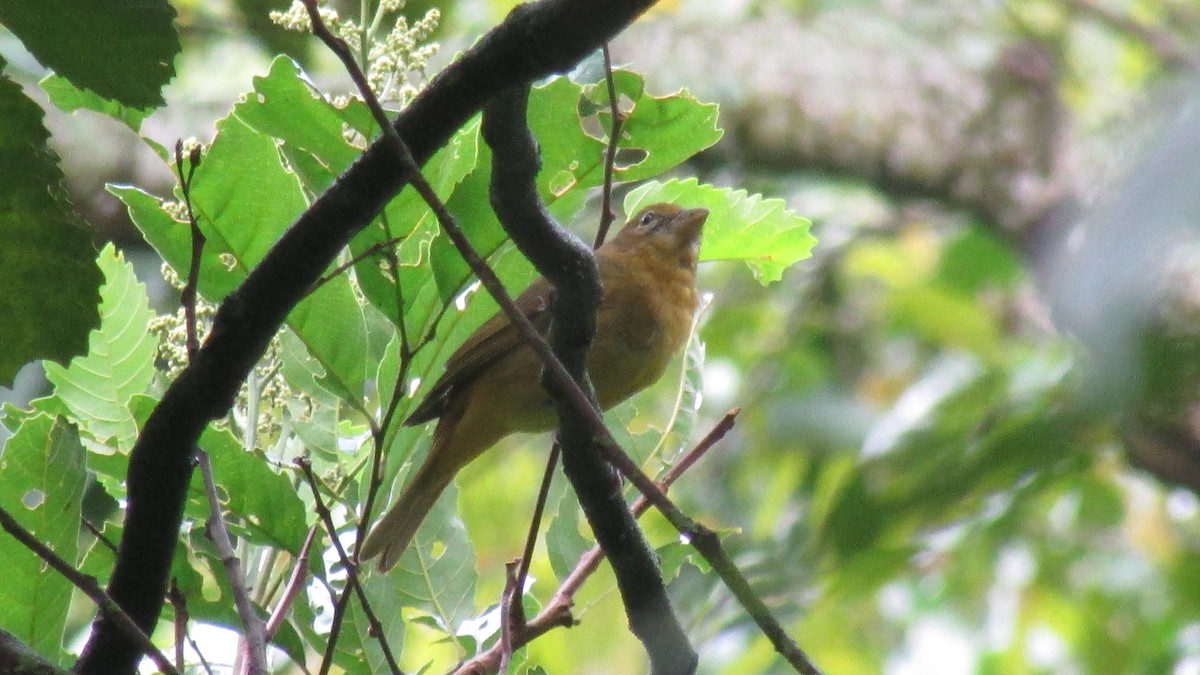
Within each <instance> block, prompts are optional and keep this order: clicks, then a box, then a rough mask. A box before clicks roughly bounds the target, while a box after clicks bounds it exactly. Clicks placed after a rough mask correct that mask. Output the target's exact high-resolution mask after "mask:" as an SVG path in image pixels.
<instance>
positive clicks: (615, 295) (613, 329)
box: [588, 261, 697, 409]
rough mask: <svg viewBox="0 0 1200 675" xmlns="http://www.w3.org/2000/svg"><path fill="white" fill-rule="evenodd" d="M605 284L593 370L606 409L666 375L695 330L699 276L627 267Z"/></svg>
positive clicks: (681, 271)
mask: <svg viewBox="0 0 1200 675" xmlns="http://www.w3.org/2000/svg"><path fill="white" fill-rule="evenodd" d="M654 262H657V261H654ZM604 282H605V293H604V301H603V303H602V304H601V306H600V312H599V314H598V315H597V325H596V339H595V342H594V343H593V345H592V349H591V352H590V353H589V354H590V355H589V359H588V370H589V372H590V374H591V377H592V382H593V384H594V385H595V387H596V395H597V397H598V398H599V399H600V405H601V407H603V408H606V409H607V408H610V407H612V406H614V405H616V404H617V403H620V402H621V401H623V400H625V399H626V398H629V397H630V396H632V395H633V394H635V393H637V392H638V391H640V390H642V389H644V388H646V387H648V386H649V385H651V384H653V383H654V382H655V381H657V380H658V379H659V378H660V377H661V376H662V374H663V371H664V370H665V369H666V367H667V364H668V363H669V362H670V360H671V357H672V355H674V353H675V352H677V351H678V350H679V348H680V347H682V346H683V343H684V342H685V341H686V340H687V336H688V334H689V332H690V331H691V325H692V316H693V314H694V313H695V310H696V304H697V294H696V286H695V274H694V272H692V271H691V270H688V269H683V268H679V267H676V266H673V265H667V264H657V265H655V264H645V265H640V266H636V267H633V266H631V267H626V268H624V269H621V270H620V274H619V275H616V276H613V275H611V274H610V275H606V278H605V280H604Z"/></svg>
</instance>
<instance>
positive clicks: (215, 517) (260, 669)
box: [196, 448, 267, 675]
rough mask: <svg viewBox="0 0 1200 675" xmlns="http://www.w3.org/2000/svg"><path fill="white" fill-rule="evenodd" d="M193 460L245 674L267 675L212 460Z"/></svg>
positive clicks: (260, 632) (263, 643)
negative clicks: (237, 623)
mask: <svg viewBox="0 0 1200 675" xmlns="http://www.w3.org/2000/svg"><path fill="white" fill-rule="evenodd" d="M196 459H197V461H198V463H199V464H200V473H201V475H203V477H204V491H205V493H206V494H207V495H208V507H209V510H210V514H211V515H210V517H209V520H208V527H207V528H206V530H207V532H208V537H209V539H211V540H212V542H213V545H214V546H216V548H217V554H218V555H220V556H221V564H222V565H223V566H224V567H225V576H227V577H228V578H229V585H230V587H231V588H232V590H233V603H234V605H235V606H236V607H237V612H238V617H239V618H240V619H241V620H242V626H243V628H244V629H245V634H244V639H245V645H246V652H245V654H246V671H247V672H249V673H250V675H266V672H267V639H266V635H265V634H264V626H263V621H262V619H261V618H260V617H259V616H258V612H257V611H256V610H255V609H254V602H253V601H251V600H250V591H249V589H247V588H246V577H245V576H244V575H243V574H242V561H241V560H240V559H239V558H238V557H237V553H235V552H234V550H233V541H232V540H231V539H230V537H229V530H228V529H227V528H226V527H225V517H224V515H223V514H222V512H221V498H220V496H219V495H218V494H217V479H216V477H215V476H214V475H213V469H212V460H210V459H209V457H208V453H207V452H205V451H204V450H201V449H200V448H197V449H196Z"/></svg>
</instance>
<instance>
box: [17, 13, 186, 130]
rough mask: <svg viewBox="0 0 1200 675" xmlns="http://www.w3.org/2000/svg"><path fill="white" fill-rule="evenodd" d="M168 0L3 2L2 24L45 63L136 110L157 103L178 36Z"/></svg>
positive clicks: (168, 75) (77, 83)
mask: <svg viewBox="0 0 1200 675" xmlns="http://www.w3.org/2000/svg"><path fill="white" fill-rule="evenodd" d="M174 20H175V9H174V8H173V7H172V6H171V4H170V3H168V2H167V1H166V0H58V1H57V2H28V1H27V0H0V24H4V26H5V27H6V28H8V29H9V30H11V31H12V32H13V34H14V35H16V36H17V37H18V38H20V39H21V42H23V43H24V44H25V48H26V49H28V50H29V51H30V53H32V54H33V55H34V56H35V57H37V60H38V61H40V62H41V63H42V65H44V66H46V67H47V68H50V69H51V70H54V71H55V72H57V73H58V74H59V75H62V76H63V77H65V78H67V79H68V80H70V81H71V82H72V83H73V84H74V85H75V86H77V87H79V88H81V89H90V90H92V91H94V92H96V93H97V94H99V95H100V96H102V97H104V98H108V99H113V100H116V101H120V102H121V103H122V104H124V105H127V106H130V107H134V108H146V107H152V106H159V105H162V103H163V98H162V93H161V89H162V87H163V85H165V84H166V83H167V82H168V81H169V80H170V79H171V78H172V77H174V76H175V68H174V66H173V65H172V61H174V59H175V55H176V54H178V53H179V36H178V35H177V34H176V32H175V27H174V26H173V25H172V22H173V21H174Z"/></svg>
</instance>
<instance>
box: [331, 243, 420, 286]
mask: <svg viewBox="0 0 1200 675" xmlns="http://www.w3.org/2000/svg"><path fill="white" fill-rule="evenodd" d="M402 241H404V237H392V238H390V239H387V240H385V241H381V242H377V243H375V244H371V245H370V246H368V247H367V248H366V249H364V250H363V252H362V253H359V254H358V255H356V256H354V257H352V258H350V259H349V260H347V261H346V262H344V263H342V264H341V265H338V266H337V267H335V268H333V269H332V270H330V271H329V273H328V274H322V275H321V278H320V279H317V280H316V281H315V282H313V285H312V288H310V289H308V292H309V294H310V295H311V294H312V293H313V291H316V290H317V289H318V288H320V287H322V286H324V285H325V284H327V283H329V282H330V281H333V280H334V279H335V278H337V276H338V275H340V274H345V273H346V270H348V269H350V268H351V267H354V266H355V265H357V264H358V263H360V262H362V261H364V260H366V259H367V258H370V257H371V256H373V255H375V254H376V253H380V252H382V251H386V250H388V249H390V248H391V247H393V246H395V245H396V244H399V243H400V242H402Z"/></svg>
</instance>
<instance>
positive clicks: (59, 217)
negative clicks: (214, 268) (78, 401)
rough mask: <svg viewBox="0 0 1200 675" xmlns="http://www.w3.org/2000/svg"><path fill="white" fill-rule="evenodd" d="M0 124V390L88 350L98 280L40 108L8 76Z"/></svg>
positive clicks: (0, 88) (0, 86)
mask: <svg viewBox="0 0 1200 675" xmlns="http://www.w3.org/2000/svg"><path fill="white" fill-rule="evenodd" d="M35 4H36V3H35ZM4 65H5V64H4V60H3V59H2V58H0V68H2V67H3V66H4ZM0 119H3V120H4V124H3V125H0V316H2V317H4V320H3V321H0V345H3V346H4V347H3V349H0V386H6V385H10V384H11V383H12V381H13V377H14V376H15V375H16V374H17V371H18V370H19V369H20V368H21V367H22V366H23V365H25V364H26V363H28V362H30V361H32V360H34V359H39V358H42V359H53V360H55V361H59V362H62V363H65V362H66V361H67V360H68V359H70V358H71V357H72V356H75V355H76V354H80V353H82V352H83V351H84V349H86V348H87V335H88V331H90V330H91V329H92V328H94V327H95V326H96V323H97V321H98V319H99V316H98V312H97V308H96V305H97V304H98V302H99V299H100V297H99V293H98V288H99V286H100V282H101V276H100V270H98V269H97V268H96V249H95V247H94V246H93V245H92V242H91V234H90V233H89V232H88V231H87V229H86V228H85V227H84V226H83V224H82V223H80V221H79V218H78V217H77V216H76V215H75V213H74V212H73V211H72V209H71V207H70V205H69V204H68V203H67V200H66V197H65V193H64V192H63V190H62V180H63V176H62V171H61V170H60V169H59V167H58V156H57V155H55V154H54V152H53V151H52V150H51V149H50V148H49V146H48V145H47V143H46V141H47V139H48V138H49V136H50V134H49V132H48V131H46V128H45V126H43V124H42V111H41V109H40V108H39V107H38V106H37V105H36V104H34V102H33V101H31V100H29V98H28V97H26V96H25V94H24V93H23V92H22V91H21V88H20V87H19V86H17V85H16V84H15V83H13V82H12V80H10V79H8V78H7V77H0ZM48 307H53V308H54V311H46V309H47V308H48Z"/></svg>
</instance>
